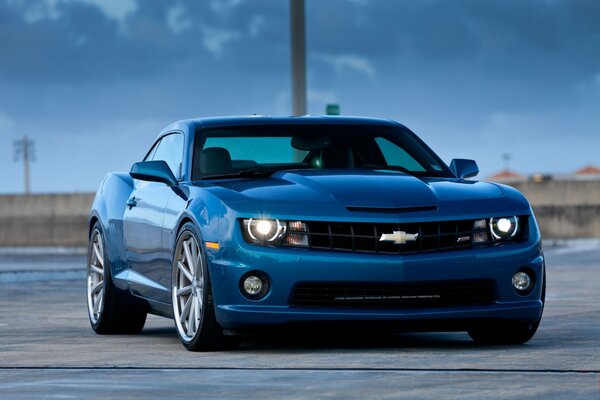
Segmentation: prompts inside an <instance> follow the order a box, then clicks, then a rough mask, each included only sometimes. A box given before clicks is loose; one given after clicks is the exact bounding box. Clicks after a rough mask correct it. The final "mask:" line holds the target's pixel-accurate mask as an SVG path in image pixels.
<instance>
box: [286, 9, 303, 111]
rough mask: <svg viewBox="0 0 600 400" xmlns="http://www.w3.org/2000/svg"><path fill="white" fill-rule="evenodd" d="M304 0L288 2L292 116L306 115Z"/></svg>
mask: <svg viewBox="0 0 600 400" xmlns="http://www.w3.org/2000/svg"><path fill="white" fill-rule="evenodd" d="M304 19H305V18H304V0H290V36H291V53H292V115H305V114H306V28H305V21H304Z"/></svg>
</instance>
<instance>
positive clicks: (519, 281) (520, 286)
mask: <svg viewBox="0 0 600 400" xmlns="http://www.w3.org/2000/svg"><path fill="white" fill-rule="evenodd" d="M512 284H513V286H514V288H515V289H517V290H518V291H519V292H527V291H528V290H529V289H530V288H531V278H530V277H529V275H528V274H527V273H526V272H523V271H521V272H517V273H516V274H514V275H513V277H512Z"/></svg>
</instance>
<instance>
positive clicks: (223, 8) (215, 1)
mask: <svg viewBox="0 0 600 400" xmlns="http://www.w3.org/2000/svg"><path fill="white" fill-rule="evenodd" d="M243 2H244V0H211V1H210V9H211V10H212V11H214V12H215V13H217V14H220V15H227V14H229V13H231V11H232V10H233V9H234V8H236V7H238V6H239V5H241V4H242V3H243Z"/></svg>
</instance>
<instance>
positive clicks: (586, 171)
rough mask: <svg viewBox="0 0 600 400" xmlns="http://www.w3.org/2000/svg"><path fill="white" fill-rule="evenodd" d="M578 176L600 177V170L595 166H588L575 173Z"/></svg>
mask: <svg viewBox="0 0 600 400" xmlns="http://www.w3.org/2000/svg"><path fill="white" fill-rule="evenodd" d="M575 175H576V176H589V175H600V168H598V167H596V166H595V165H586V166H585V167H582V168H579V169H578V170H577V171H575Z"/></svg>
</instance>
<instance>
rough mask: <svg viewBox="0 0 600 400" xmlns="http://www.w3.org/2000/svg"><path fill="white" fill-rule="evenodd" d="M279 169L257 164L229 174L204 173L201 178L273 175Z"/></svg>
mask: <svg viewBox="0 0 600 400" xmlns="http://www.w3.org/2000/svg"><path fill="white" fill-rule="evenodd" d="M276 171H277V170H276V169H271V168H265V167H261V166H256V167H252V168H248V169H244V170H242V171H238V172H231V173H229V174H214V175H204V176H202V177H200V179H201V180H206V179H228V178H245V177H252V176H271V175H273V174H274V173H275V172H276Z"/></svg>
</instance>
